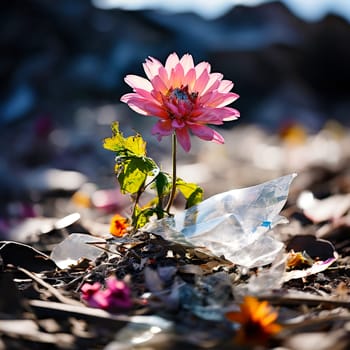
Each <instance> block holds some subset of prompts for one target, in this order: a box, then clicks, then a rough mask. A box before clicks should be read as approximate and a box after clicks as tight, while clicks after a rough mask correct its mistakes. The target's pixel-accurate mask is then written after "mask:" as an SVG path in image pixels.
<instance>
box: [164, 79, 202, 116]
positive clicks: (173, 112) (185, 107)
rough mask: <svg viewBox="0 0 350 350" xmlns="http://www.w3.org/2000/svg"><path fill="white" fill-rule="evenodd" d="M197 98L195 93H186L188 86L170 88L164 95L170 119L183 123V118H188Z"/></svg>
mask: <svg viewBox="0 0 350 350" xmlns="http://www.w3.org/2000/svg"><path fill="white" fill-rule="evenodd" d="M197 97H198V93H197V92H191V93H190V92H189V91H188V85H186V86H183V85H181V87H177V88H175V89H173V88H171V89H170V90H169V91H168V93H167V95H166V99H167V102H168V103H167V105H168V109H169V117H170V119H177V120H178V121H180V120H182V121H183V119H184V118H186V117H188V116H189V115H190V114H191V112H192V110H193V106H194V105H195V104H196V101H197Z"/></svg>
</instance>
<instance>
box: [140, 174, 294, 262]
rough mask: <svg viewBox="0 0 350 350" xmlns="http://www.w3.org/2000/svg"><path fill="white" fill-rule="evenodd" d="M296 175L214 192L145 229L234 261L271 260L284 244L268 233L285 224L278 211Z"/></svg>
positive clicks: (283, 203) (150, 224)
mask: <svg viewBox="0 0 350 350" xmlns="http://www.w3.org/2000/svg"><path fill="white" fill-rule="evenodd" d="M295 176H296V174H290V175H286V176H282V177H279V178H277V179H274V180H271V181H268V182H265V183H262V184H259V185H256V186H252V187H247V188H241V189H236V190H231V191H228V192H224V193H220V194H217V195H215V196H212V197H210V198H208V199H206V200H204V201H203V202H201V203H199V204H198V205H196V206H193V207H191V208H189V209H187V210H185V211H183V212H181V213H179V214H177V215H175V216H174V218H172V219H169V218H167V219H162V220H157V221H154V222H151V223H149V224H148V225H146V226H145V228H144V229H145V230H146V231H150V232H153V233H155V234H158V235H160V236H162V237H163V238H165V239H168V240H173V241H176V242H179V243H186V244H190V245H194V246H204V247H206V248H208V249H209V250H211V251H212V252H213V253H214V254H215V255H217V256H222V255H223V256H224V257H225V258H226V259H228V260H230V261H232V262H233V263H235V264H237V265H241V266H246V267H249V268H251V267H257V266H263V265H267V264H270V263H271V262H272V261H273V260H274V259H275V257H276V256H277V254H278V253H279V252H280V251H281V249H282V248H283V243H282V242H280V241H277V240H275V239H273V238H272V237H271V236H269V235H268V234H267V233H268V231H270V230H271V229H272V228H273V227H274V226H275V225H277V224H279V223H282V222H287V220H286V219H285V218H284V217H282V216H280V215H279V213H280V211H281V210H282V208H283V206H284V205H285V203H286V201H287V197H288V192H289V187H290V184H291V182H292V181H293V179H294V178H295Z"/></svg>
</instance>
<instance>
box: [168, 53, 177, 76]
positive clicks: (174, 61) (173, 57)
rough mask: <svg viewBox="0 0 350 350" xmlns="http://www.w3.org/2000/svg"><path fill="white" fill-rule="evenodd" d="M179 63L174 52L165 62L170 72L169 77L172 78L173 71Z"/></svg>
mask: <svg viewBox="0 0 350 350" xmlns="http://www.w3.org/2000/svg"><path fill="white" fill-rule="evenodd" d="M178 63H179V57H178V55H177V54H176V53H175V52H174V53H172V54H171V55H169V57H168V58H167V59H166V61H165V69H166V71H167V72H168V76H169V77H170V73H171V70H172V69H173V68H175V66H176V65H177V64H178Z"/></svg>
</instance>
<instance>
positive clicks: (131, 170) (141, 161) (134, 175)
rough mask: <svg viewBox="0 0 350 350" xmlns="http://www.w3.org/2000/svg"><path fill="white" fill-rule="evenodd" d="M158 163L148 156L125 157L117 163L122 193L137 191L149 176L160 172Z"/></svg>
mask: <svg viewBox="0 0 350 350" xmlns="http://www.w3.org/2000/svg"><path fill="white" fill-rule="evenodd" d="M158 170H159V169H158V166H157V164H156V163H155V162H154V161H153V160H152V159H151V158H147V157H123V161H122V162H121V163H119V164H118V163H117V165H116V173H117V177H118V181H119V184H120V190H121V192H122V193H124V194H125V193H131V194H133V193H137V192H138V191H139V190H140V189H141V187H142V186H143V185H144V183H145V181H146V179H147V177H148V176H152V175H154V174H155V173H156V172H158Z"/></svg>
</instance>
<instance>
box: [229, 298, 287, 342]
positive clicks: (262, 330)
mask: <svg viewBox="0 0 350 350" xmlns="http://www.w3.org/2000/svg"><path fill="white" fill-rule="evenodd" d="M240 309H241V310H240V311H238V312H228V313H227V314H226V318H227V319H229V320H230V321H233V322H237V323H240V324H241V326H240V328H239V330H238V332H237V334H236V338H235V340H236V342H237V343H239V344H252V345H253V344H254V345H257V344H261V345H262V344H265V343H266V342H267V341H268V340H269V339H270V338H271V336H273V335H275V334H277V333H278V332H280V330H281V329H282V327H281V326H280V325H279V324H277V323H275V321H276V319H277V316H278V314H277V312H275V311H273V310H272V308H271V306H270V305H269V303H268V302H267V301H262V302H260V301H259V300H258V299H256V298H254V297H252V296H246V297H245V298H244V301H243V303H242V304H241V305H240Z"/></svg>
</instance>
